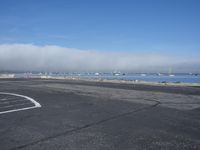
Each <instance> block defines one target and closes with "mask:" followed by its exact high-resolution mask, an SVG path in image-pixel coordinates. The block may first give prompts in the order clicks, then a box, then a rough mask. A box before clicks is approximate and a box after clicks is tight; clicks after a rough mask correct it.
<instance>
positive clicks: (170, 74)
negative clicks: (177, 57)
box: [169, 68, 175, 77]
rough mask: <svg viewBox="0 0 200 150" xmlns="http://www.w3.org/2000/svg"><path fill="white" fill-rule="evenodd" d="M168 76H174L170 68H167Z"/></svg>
mask: <svg viewBox="0 0 200 150" xmlns="http://www.w3.org/2000/svg"><path fill="white" fill-rule="evenodd" d="M169 76H170V77H174V76H175V75H174V74H172V68H169Z"/></svg>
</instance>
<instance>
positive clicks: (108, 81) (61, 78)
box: [0, 76, 200, 87]
mask: <svg viewBox="0 0 200 150" xmlns="http://www.w3.org/2000/svg"><path fill="white" fill-rule="evenodd" d="M1 79H52V80H72V81H84V82H87V81H88V82H102V83H119V84H121V83H123V84H135V85H136V84H138V85H140V84H142V85H155V86H197V87H200V83H183V82H176V83H174V82H156V81H155V82H154V81H143V80H120V79H101V78H99V79H93V78H91V79H86V78H81V77H52V76H40V77H27V78H15V77H13V76H12V77H0V80H1Z"/></svg>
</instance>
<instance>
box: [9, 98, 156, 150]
mask: <svg viewBox="0 0 200 150" xmlns="http://www.w3.org/2000/svg"><path fill="white" fill-rule="evenodd" d="M149 101H153V102H155V104H153V105H151V106H147V107H143V108H139V109H136V110H134V111H130V112H127V113H122V114H119V115H116V116H112V117H109V118H106V119H103V120H100V121H97V122H93V123H90V124H86V125H84V126H81V127H78V128H75V129H72V130H68V131H65V132H62V133H58V134H54V135H52V136H48V137H45V138H43V139H40V140H37V141H34V142H32V143H28V144H24V145H20V146H17V147H14V148H12V149H11V150H18V149H23V148H26V147H29V146H33V145H35V144H38V143H41V142H45V141H47V140H50V139H54V138H57V137H60V136H66V135H69V134H73V133H76V132H78V131H81V130H83V129H86V128H89V127H92V126H95V125H99V124H102V123H105V122H107V121H111V120H115V119H118V118H121V117H124V116H128V115H130V114H132V113H137V112H140V111H144V110H148V109H151V108H154V107H156V106H158V105H159V104H160V102H159V101H157V100H149Z"/></svg>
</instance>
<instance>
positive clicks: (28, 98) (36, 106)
mask: <svg viewBox="0 0 200 150" xmlns="http://www.w3.org/2000/svg"><path fill="white" fill-rule="evenodd" d="M0 94H3V95H11V96H17V97H22V98H25V99H27V100H29V101H31V102H32V103H33V104H34V105H35V106H31V107H25V108H19V109H13V110H7V111H2V112H0V114H5V113H10V112H15V111H22V110H28V109H33V108H38V107H42V106H41V105H40V103H38V102H36V101H35V100H34V99H32V98H30V97H28V96H25V95H20V94H15V93H7V92H0Z"/></svg>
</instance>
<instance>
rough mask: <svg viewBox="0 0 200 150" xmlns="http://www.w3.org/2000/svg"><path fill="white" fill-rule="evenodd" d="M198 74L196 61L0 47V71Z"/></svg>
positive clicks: (198, 61) (57, 48)
mask: <svg viewBox="0 0 200 150" xmlns="http://www.w3.org/2000/svg"><path fill="white" fill-rule="evenodd" d="M169 68H172V71H173V72H177V73H178V72H180V73H181V72H199V71H200V59H198V57H196V58H195V57H187V58H186V57H181V56H173V55H170V56H169V55H168V56H166V55H158V54H134V53H127V52H126V53H122V52H105V51H104V52H101V51H90V50H80V49H72V48H65V47H60V46H55V45H46V46H37V45H32V44H2V45H0V70H10V71H62V72H64V71H115V70H118V71H132V72H168V71H169Z"/></svg>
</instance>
